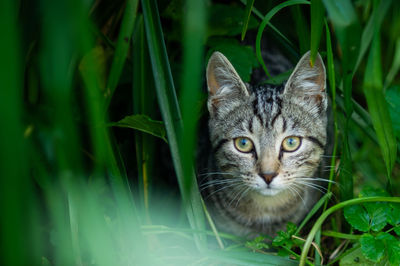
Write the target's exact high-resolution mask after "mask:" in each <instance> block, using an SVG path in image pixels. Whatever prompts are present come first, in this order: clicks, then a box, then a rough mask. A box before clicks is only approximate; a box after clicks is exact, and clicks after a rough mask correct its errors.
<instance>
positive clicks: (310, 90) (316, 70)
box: [285, 51, 327, 109]
mask: <svg viewBox="0 0 400 266" xmlns="http://www.w3.org/2000/svg"><path fill="white" fill-rule="evenodd" d="M325 88H326V73H325V66H324V62H323V61H322V58H321V56H320V55H319V54H317V57H316V58H315V62H314V65H313V66H311V61H310V52H309V51H308V52H307V53H305V54H304V55H303V57H302V58H301V59H300V61H299V62H298V63H297V65H296V67H295V69H294V70H293V73H292V74H291V75H290V77H289V80H288V81H287V83H286V85H285V94H289V95H290V97H294V98H295V99H297V101H298V102H299V103H301V104H302V105H309V106H310V107H313V106H315V105H318V106H321V107H322V108H323V109H326V107H327V96H326V91H325Z"/></svg>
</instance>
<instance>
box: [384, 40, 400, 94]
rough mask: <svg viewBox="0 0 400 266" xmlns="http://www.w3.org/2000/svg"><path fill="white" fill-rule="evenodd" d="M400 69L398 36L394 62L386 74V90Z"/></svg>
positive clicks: (399, 41)
mask: <svg viewBox="0 0 400 266" xmlns="http://www.w3.org/2000/svg"><path fill="white" fill-rule="evenodd" d="M399 69H400V38H397V40H396V47H395V52H394V57H393V63H392V66H391V67H390V70H389V73H388V74H387V76H386V79H385V85H384V90H386V89H387V88H388V87H389V85H390V84H391V83H392V81H393V79H394V77H395V76H396V74H397V73H398V72H399Z"/></svg>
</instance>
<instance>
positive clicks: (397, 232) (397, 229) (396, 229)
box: [394, 226, 400, 236]
mask: <svg viewBox="0 0 400 266" xmlns="http://www.w3.org/2000/svg"><path fill="white" fill-rule="evenodd" d="M394 231H395V232H396V234H397V235H398V236H400V226H398V227H396V228H395V229H394Z"/></svg>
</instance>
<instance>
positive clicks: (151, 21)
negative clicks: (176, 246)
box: [142, 0, 204, 247]
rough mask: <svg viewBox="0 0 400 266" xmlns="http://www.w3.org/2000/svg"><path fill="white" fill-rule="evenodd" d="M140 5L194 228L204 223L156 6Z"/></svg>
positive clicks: (159, 91) (165, 116)
mask: <svg viewBox="0 0 400 266" xmlns="http://www.w3.org/2000/svg"><path fill="white" fill-rule="evenodd" d="M142 8H143V15H144V21H145V28H146V36H147V42H148V46H149V53H150V59H151V65H152V69H153V75H154V82H155V85H156V91H157V98H158V103H159V106H160V109H161V114H162V117H163V121H164V123H165V128H166V130H167V136H168V143H169V147H170V150H171V154H172V159H173V163H174V167H175V171H176V174H177V177H178V183H179V186H180V189H181V194H182V198H183V201H184V204H185V205H184V206H185V211H186V214H187V217H188V220H189V223H190V225H191V227H193V228H197V227H198V226H199V225H200V226H201V224H204V216H203V213H202V209H201V199H200V195H199V193H198V190H197V192H196V191H195V190H194V187H195V186H196V183H195V175H194V172H192V173H190V175H189V176H186V177H185V172H186V169H184V167H183V158H182V154H181V153H180V146H179V142H178V137H181V136H183V135H182V133H183V125H182V118H181V114H180V110H179V105H178V102H177V98H176V93H175V86H174V82H173V79H172V75H171V69H170V66H169V61H168V56H167V52H166V48H165V44H164V40H163V34H162V29H161V23H160V19H159V15H158V9H157V5H156V2H155V1H154V0H152V1H146V0H143V1H142ZM188 184H189V185H188ZM190 186H191V189H190V190H188V189H187V188H188V187H190ZM196 239H197V238H196ZM197 245H198V247H201V246H203V244H202V242H201V241H200V242H197Z"/></svg>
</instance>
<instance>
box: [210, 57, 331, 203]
mask: <svg viewBox="0 0 400 266" xmlns="http://www.w3.org/2000/svg"><path fill="white" fill-rule="evenodd" d="M309 62H310V59H309V53H307V54H305V55H304V56H303V58H302V59H301V60H300V61H299V63H298V65H297V66H296V68H295V70H294V71H293V73H292V75H291V77H290V78H289V80H288V82H287V83H286V85H285V86H284V87H276V88H273V87H267V86H261V87H259V88H255V89H254V90H252V89H249V88H247V87H246V86H245V85H244V83H243V82H242V81H241V80H240V78H239V76H238V75H237V73H236V71H235V70H234V68H233V66H232V65H231V64H230V63H229V61H228V60H227V59H226V58H225V57H224V56H223V55H222V54H220V53H214V54H213V56H212V57H211V58H210V61H209V64H208V68H207V81H208V89H209V98H208V108H209V112H210V121H209V128H210V139H211V143H212V146H213V152H214V159H215V164H216V166H217V167H218V168H219V171H220V172H222V173H223V174H222V175H221V176H223V177H224V178H226V179H230V180H232V182H231V184H237V186H242V187H243V186H245V187H246V188H249V189H250V190H252V191H257V192H258V193H260V194H262V195H269V196H273V195H276V194H278V193H280V192H282V191H288V190H289V191H292V192H293V193H299V191H301V190H302V188H304V187H306V186H307V184H309V183H311V182H310V180H311V179H310V178H312V177H313V176H314V174H315V172H316V170H317V169H318V166H319V163H320V161H321V158H322V155H323V153H324V146H325V144H326V123H327V117H326V108H327V97H326V93H325V68H324V65H323V62H322V59H321V58H320V57H319V56H318V57H317V59H316V62H315V65H314V67H311V66H310V64H309ZM233 180H235V181H233ZM227 184H229V182H227ZM233 189H234V187H233Z"/></svg>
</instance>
